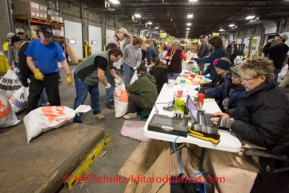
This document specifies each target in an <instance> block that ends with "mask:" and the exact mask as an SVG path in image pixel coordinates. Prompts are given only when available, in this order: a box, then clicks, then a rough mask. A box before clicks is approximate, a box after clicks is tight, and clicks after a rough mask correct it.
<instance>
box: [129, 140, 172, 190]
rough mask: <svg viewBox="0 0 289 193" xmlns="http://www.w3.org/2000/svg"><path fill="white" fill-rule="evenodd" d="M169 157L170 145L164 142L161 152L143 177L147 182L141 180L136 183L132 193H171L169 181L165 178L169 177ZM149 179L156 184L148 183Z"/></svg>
mask: <svg viewBox="0 0 289 193" xmlns="http://www.w3.org/2000/svg"><path fill="white" fill-rule="evenodd" d="M170 157H171V148H170V144H169V143H168V142H164V148H163V151H162V152H161V154H160V155H159V157H158V158H157V159H156V161H155V162H154V163H153V165H152V166H151V167H150V169H149V170H148V171H147V172H146V174H145V175H144V176H145V177H146V179H147V180H146V181H144V179H141V182H138V184H137V185H136V188H135V191H134V192H135V193H137V192H146V193H150V192H151V193H153V192H158V193H170V192H171V186H170V179H167V178H166V177H168V178H170V176H171V174H170V170H171V161H170ZM149 179H154V181H157V182H149ZM157 179H159V180H157ZM160 179H162V180H160ZM166 180H168V181H166Z"/></svg>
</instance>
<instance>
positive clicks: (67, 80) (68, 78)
mask: <svg viewBox="0 0 289 193" xmlns="http://www.w3.org/2000/svg"><path fill="white" fill-rule="evenodd" d="M72 82H73V79H72V75H71V74H67V77H66V84H67V85H68V86H70V85H71V84H72Z"/></svg>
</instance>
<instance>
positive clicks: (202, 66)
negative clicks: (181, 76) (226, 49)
mask: <svg viewBox="0 0 289 193" xmlns="http://www.w3.org/2000/svg"><path fill="white" fill-rule="evenodd" d="M206 57H207V56H204V57H202V58H206ZM198 66H199V68H200V71H202V72H203V71H204V67H205V63H202V62H198Z"/></svg>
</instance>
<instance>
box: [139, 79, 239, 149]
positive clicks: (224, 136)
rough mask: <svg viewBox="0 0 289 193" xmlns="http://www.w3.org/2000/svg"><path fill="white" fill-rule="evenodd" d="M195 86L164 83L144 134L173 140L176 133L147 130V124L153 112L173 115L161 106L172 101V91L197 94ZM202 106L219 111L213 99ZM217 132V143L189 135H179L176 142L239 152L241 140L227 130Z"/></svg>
mask: <svg viewBox="0 0 289 193" xmlns="http://www.w3.org/2000/svg"><path fill="white" fill-rule="evenodd" d="M197 87H198V86H194V85H185V87H184V88H180V86H179V85H175V86H173V87H169V86H168V85H167V84H164V86H163V88H162V90H161V92H160V94H159V96H158V99H157V101H156V103H155V106H154V108H153V109H152V111H151V113H150V115H149V117H148V119H147V121H146V124H145V126H144V135H145V136H146V137H149V138H152V139H158V140H163V141H169V142H174V141H175V139H176V137H177V136H176V135H171V134H166V133H160V132H155V131H149V130H148V124H149V122H150V121H151V119H152V117H153V115H154V114H155V113H158V114H160V115H167V116H170V117H173V116H174V113H173V112H169V111H165V110H163V106H167V105H168V104H169V103H170V102H172V101H173V97H174V93H175V92H176V91H177V90H183V91H184V92H185V93H183V95H189V96H195V95H196V94H197V91H196V90H195V88H197ZM203 108H204V110H205V111H206V112H208V113H215V112H217V111H220V109H219V106H218V105H217V103H216V102H215V101H210V102H205V103H204V106H203ZM219 132H220V142H219V143H218V144H217V145H215V144H213V143H211V142H208V141H204V140H201V139H198V138H195V137H191V136H189V135H188V136H187V137H182V136H180V137H179V138H178V139H177V141H176V143H191V144H195V145H198V146H200V147H204V148H210V149H216V150H222V151H227V152H239V151H240V149H241V142H240V140H239V139H238V138H237V137H235V136H234V135H233V134H231V133H229V132H227V131H223V130H219Z"/></svg>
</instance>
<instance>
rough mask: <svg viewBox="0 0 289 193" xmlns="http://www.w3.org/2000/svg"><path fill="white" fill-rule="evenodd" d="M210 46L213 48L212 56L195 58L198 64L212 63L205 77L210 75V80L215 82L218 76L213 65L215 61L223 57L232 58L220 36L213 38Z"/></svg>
mask: <svg viewBox="0 0 289 193" xmlns="http://www.w3.org/2000/svg"><path fill="white" fill-rule="evenodd" d="M209 44H211V48H213V52H212V54H211V55H210V56H208V57H204V58H194V60H195V61H196V62H198V63H211V64H210V65H209V66H208V67H207V69H206V70H205V75H206V74H208V73H210V79H212V80H213V79H214V78H215V77H216V76H217V72H216V69H215V68H214V65H213V62H214V60H215V59H217V58H222V57H226V58H230V56H229V54H228V52H227V51H226V50H225V48H224V47H223V41H222V39H221V38H220V37H219V36H213V37H212V38H211V39H210V40H209Z"/></svg>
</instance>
